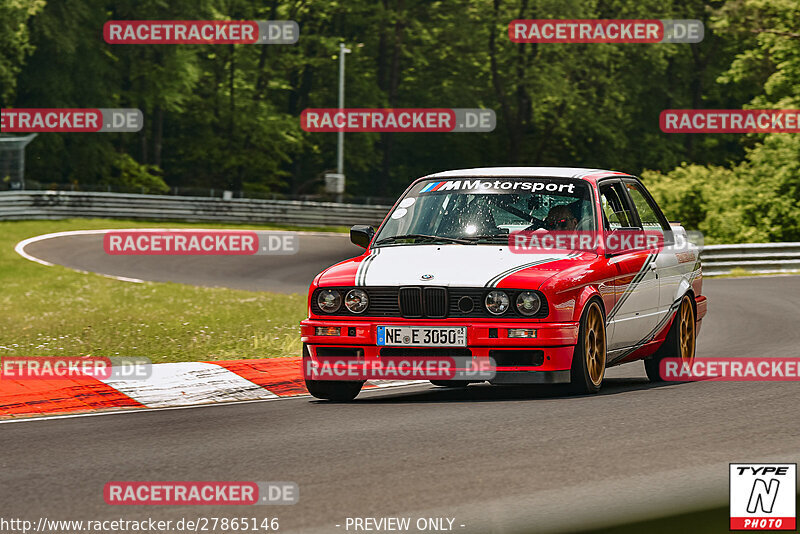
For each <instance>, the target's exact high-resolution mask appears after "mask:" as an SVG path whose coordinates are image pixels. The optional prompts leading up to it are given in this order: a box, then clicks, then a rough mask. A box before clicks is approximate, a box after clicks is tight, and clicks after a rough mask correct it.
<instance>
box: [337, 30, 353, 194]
mask: <svg viewBox="0 0 800 534" xmlns="http://www.w3.org/2000/svg"><path fill="white" fill-rule="evenodd" d="M349 53H350V49H349V48H347V47H345V46H344V43H339V111H342V110H343V109H344V56H345V54H349ZM337 135H338V143H337V146H336V172H337V173H338V174H341V175H343V176H344V130H342V129H339V132H338V134H337ZM336 201H337V202H341V201H342V193H339V194H337V195H336Z"/></svg>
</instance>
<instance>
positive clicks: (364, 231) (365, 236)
mask: <svg viewBox="0 0 800 534" xmlns="http://www.w3.org/2000/svg"><path fill="white" fill-rule="evenodd" d="M374 235H375V229H374V228H373V227H371V226H367V225H366V224H357V225H355V226H353V227H352V228H350V241H352V243H353V244H354V245H358V246H359V247H361V248H367V247H369V243H370V241H372V236H374Z"/></svg>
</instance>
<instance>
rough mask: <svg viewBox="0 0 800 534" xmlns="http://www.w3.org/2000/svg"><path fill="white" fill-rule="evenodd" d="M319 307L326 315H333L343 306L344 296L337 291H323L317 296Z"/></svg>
mask: <svg viewBox="0 0 800 534" xmlns="http://www.w3.org/2000/svg"><path fill="white" fill-rule="evenodd" d="M317 305H318V306H319V309H320V310H322V311H324V312H325V313H333V312H335V311H336V310H338V309H339V308H340V307H341V306H342V294H341V293H339V292H338V291H336V290H335V289H323V290H322V291H320V292H319V295H317Z"/></svg>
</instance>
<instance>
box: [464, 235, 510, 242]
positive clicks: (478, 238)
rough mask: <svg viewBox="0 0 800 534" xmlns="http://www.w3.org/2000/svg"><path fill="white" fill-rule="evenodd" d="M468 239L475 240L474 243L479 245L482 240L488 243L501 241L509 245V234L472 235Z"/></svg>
mask: <svg viewBox="0 0 800 534" xmlns="http://www.w3.org/2000/svg"><path fill="white" fill-rule="evenodd" d="M468 239H470V240H473V241H472V242H473V243H477V242H478V241H481V240H486V241H496V240H500V241H502V242H503V243H508V234H487V235H471V236H469V238H468Z"/></svg>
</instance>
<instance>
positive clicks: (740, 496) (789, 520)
mask: <svg viewBox="0 0 800 534" xmlns="http://www.w3.org/2000/svg"><path fill="white" fill-rule="evenodd" d="M796 493H797V464H730V506H731V509H730V518H731V523H730V529H731V530H754V531H761V530H794V529H795V526H796V523H797V511H796V501H795V495H796Z"/></svg>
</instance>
